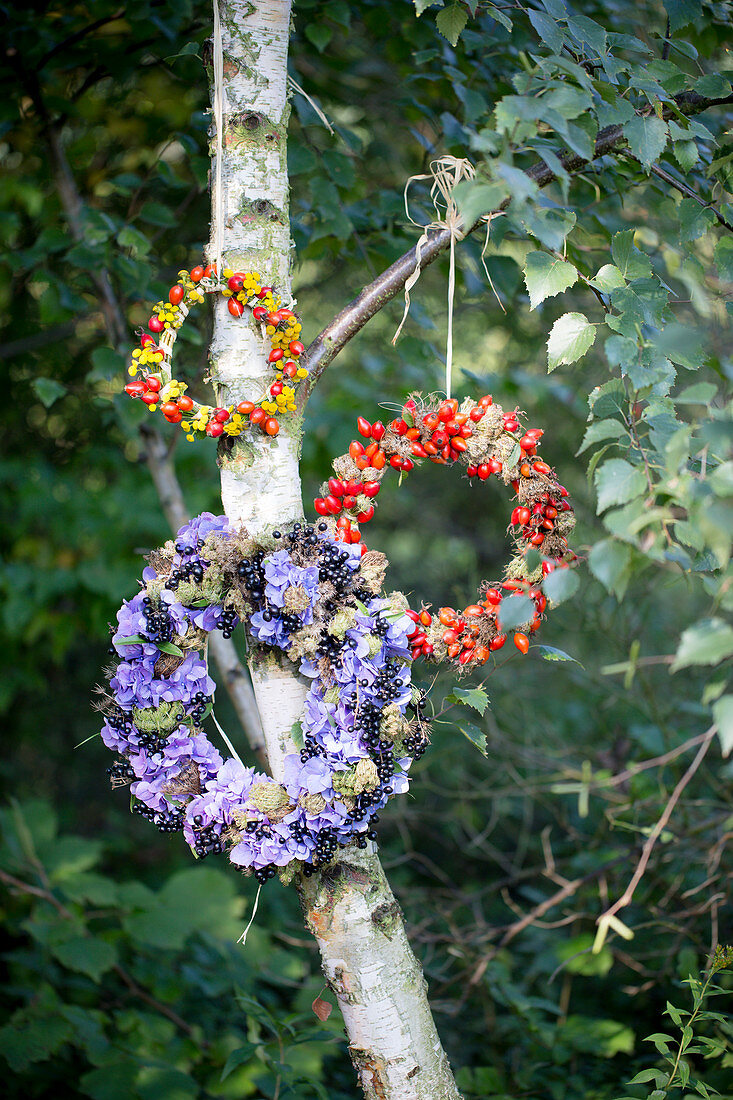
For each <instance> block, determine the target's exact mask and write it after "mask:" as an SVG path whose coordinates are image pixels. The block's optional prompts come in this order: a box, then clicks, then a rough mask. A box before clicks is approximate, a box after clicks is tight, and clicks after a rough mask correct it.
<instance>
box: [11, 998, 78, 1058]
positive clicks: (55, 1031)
mask: <svg viewBox="0 0 733 1100" xmlns="http://www.w3.org/2000/svg"><path fill="white" fill-rule="evenodd" d="M71 1037H72V1030H71V1026H70V1024H69V1023H68V1021H66V1020H64V1019H62V1018H61V1017H60V1016H58V1015H55V1014H54V1013H52V1012H48V1015H46V1016H45V1017H44V1016H41V1017H40V1018H39V1017H38V1016H36V1015H34V1014H33V1009H28V1010H23V1009H21V1010H20V1011H18V1012H16V1013H14V1014H13V1015H12V1016H11V1018H10V1022H9V1023H8V1024H6V1025H5V1027H2V1028H0V1055H2V1056H3V1058H5V1060H6V1062H7V1063H8V1065H9V1066H10V1068H11V1070H12V1071H13V1072H14V1073H22V1072H24V1071H25V1070H26V1069H28V1066H30V1065H32V1064H33V1063H34V1062H45V1061H46V1059H48V1058H51V1057H52V1056H53V1055H54V1054H55V1053H56V1052H57V1051H58V1050H59V1048H60V1047H62V1046H63V1044H64V1043H66V1042H68V1041H69V1040H70V1039H71Z"/></svg>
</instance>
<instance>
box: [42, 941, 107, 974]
mask: <svg viewBox="0 0 733 1100" xmlns="http://www.w3.org/2000/svg"><path fill="white" fill-rule="evenodd" d="M51 950H52V951H53V953H54V955H55V956H56V958H57V959H58V960H59V962H60V963H62V964H63V965H64V966H65V967H67V968H68V969H69V970H76V971H78V972H79V973H80V974H86V975H87V976H88V977H89V978H91V979H92V980H93V981H95V982H98V981H99V979H100V978H101V977H102V975H103V974H105V973H106V972H107V971H108V970H111V968H112V967H113V966H114V965H115V963H116V962H117V951H116V949H115V947H114V945H113V944H111V943H108V942H107V940H102V939H100V938H99V937H98V936H76V937H74V939H71V940H66V941H65V942H64V943H59V944H56V945H54V946H52V948H51Z"/></svg>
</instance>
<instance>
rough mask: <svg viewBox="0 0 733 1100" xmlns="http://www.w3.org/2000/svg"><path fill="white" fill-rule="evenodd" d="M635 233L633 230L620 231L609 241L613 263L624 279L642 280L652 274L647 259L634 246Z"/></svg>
mask: <svg viewBox="0 0 733 1100" xmlns="http://www.w3.org/2000/svg"><path fill="white" fill-rule="evenodd" d="M635 233H636V230H635V229H622V230H621V231H620V232H619V233H614V235H613V239H612V241H611V253H612V255H613V262H614V263H615V264H616V266H617V267H618V269H619V271H620V272H621V274H622V275H623V277H624V278H625V279H644V278H647V277H648V276H649V275H651V273H652V265H651V263H650V262H649V257H648V256H646V255H644V253H643V252H641V251H640V250H639V249H638V248H637V247H636V246H635V244H634V235H635Z"/></svg>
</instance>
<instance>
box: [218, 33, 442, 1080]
mask: <svg viewBox="0 0 733 1100" xmlns="http://www.w3.org/2000/svg"><path fill="white" fill-rule="evenodd" d="M419 14H420V13H419V12H418V15H419ZM256 1050H257V1047H256V1045H255V1044H254V1043H245V1044H244V1045H243V1046H241V1047H237V1049H236V1050H233V1051H232V1053H231V1054H230V1055H229V1057H228V1058H227V1060H226V1062H225V1063H224V1068H223V1070H222V1071H221V1077H220V1078H219V1080H220V1081H226V1079H227V1077H228V1076H229V1075H230V1074H231V1073H233V1072H234V1070H235V1069H237V1068H238V1067H239V1066H242V1065H244V1063H245V1062H249V1061H251V1059H252V1055H253V1054H254V1052H255V1051H256Z"/></svg>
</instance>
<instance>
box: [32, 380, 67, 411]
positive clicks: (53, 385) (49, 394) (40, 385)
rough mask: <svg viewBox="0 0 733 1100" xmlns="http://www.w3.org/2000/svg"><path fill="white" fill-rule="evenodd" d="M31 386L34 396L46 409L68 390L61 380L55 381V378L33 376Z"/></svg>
mask: <svg viewBox="0 0 733 1100" xmlns="http://www.w3.org/2000/svg"><path fill="white" fill-rule="evenodd" d="M32 386H33V389H34V391H35V394H36V397H37V398H38V399H39V401H40V402H41V404H42V405H43V406H44V407H45V408H47V409H50V408H51V406H52V405H53V404H54V402H56V401H58V399H59V398H60V397H63V396H64V394H65V393H67V392H68V388H67V387H66V386H64V385H62V383H61V382H57V381H56V379H55V378H34V379H33V382H32Z"/></svg>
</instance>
